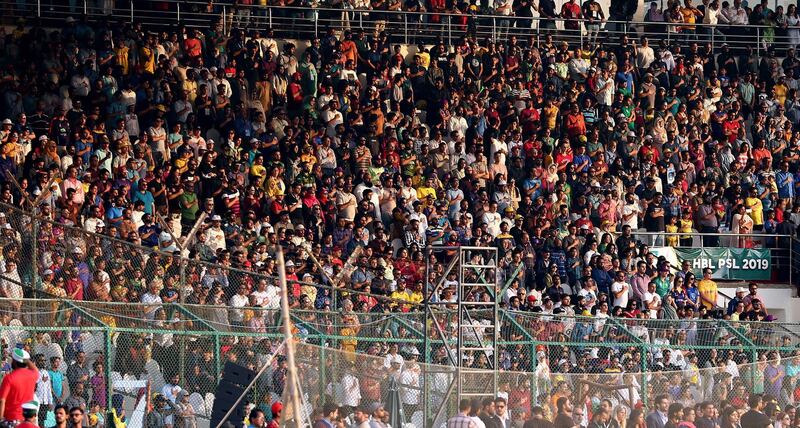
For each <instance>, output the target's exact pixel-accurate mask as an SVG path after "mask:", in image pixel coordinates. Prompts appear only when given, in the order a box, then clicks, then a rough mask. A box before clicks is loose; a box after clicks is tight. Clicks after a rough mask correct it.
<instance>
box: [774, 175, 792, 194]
mask: <svg viewBox="0 0 800 428" xmlns="http://www.w3.org/2000/svg"><path fill="white" fill-rule="evenodd" d="M793 178H794V177H793V176H792V173H791V172H788V171H786V172H784V171H778V172H777V173H776V174H775V184H777V185H778V197H779V198H784V199H785V198H794V180H793Z"/></svg>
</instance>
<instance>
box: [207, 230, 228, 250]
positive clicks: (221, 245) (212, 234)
mask: <svg viewBox="0 0 800 428" xmlns="http://www.w3.org/2000/svg"><path fill="white" fill-rule="evenodd" d="M206 236H207V237H208V239H207V240H206V242H207V243H208V246H209V247H210V248H211V249H212V250H214V251H217V250H219V249H223V250H224V249H225V232H223V231H222V228H219V227H209V228H208V230H206Z"/></svg>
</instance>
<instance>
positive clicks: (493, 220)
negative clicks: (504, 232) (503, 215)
mask: <svg viewBox="0 0 800 428" xmlns="http://www.w3.org/2000/svg"><path fill="white" fill-rule="evenodd" d="M482 220H483V222H484V223H486V226H487V228H486V231H487V232H489V234H490V235H492V237H497V235H499V234H500V213H498V212H491V211H486V212H485V213H483V217H482Z"/></svg>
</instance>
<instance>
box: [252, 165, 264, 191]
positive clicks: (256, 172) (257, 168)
mask: <svg viewBox="0 0 800 428" xmlns="http://www.w3.org/2000/svg"><path fill="white" fill-rule="evenodd" d="M250 175H252V176H253V177H258V183H256V185H258V187H261V186H262V185H263V184H264V177H266V175H267V169H266V168H264V165H258V164H254V165H253V166H251V167H250Z"/></svg>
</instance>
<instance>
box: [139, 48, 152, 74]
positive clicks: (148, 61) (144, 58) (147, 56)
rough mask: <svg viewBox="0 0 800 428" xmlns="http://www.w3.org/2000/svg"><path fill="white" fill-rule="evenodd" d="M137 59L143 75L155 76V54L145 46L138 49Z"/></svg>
mask: <svg viewBox="0 0 800 428" xmlns="http://www.w3.org/2000/svg"><path fill="white" fill-rule="evenodd" d="M139 58H140V59H141V64H142V69H143V70H144V72H145V73H150V74H155V72H156V54H155V52H153V50H152V49H150V48H149V47H147V46H142V48H141V49H139Z"/></svg>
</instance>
